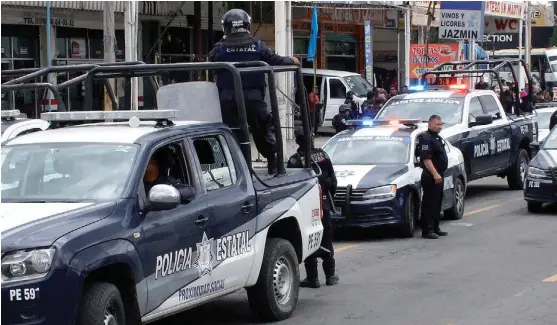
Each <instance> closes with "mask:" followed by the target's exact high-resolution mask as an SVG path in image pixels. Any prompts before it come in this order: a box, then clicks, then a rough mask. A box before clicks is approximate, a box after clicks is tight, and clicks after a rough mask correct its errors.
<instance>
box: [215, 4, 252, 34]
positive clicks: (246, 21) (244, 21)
mask: <svg viewBox="0 0 557 325" xmlns="http://www.w3.org/2000/svg"><path fill="white" fill-rule="evenodd" d="M221 24H222V31H223V32H224V35H231V34H239V33H246V34H249V33H250V28H251V17H250V16H249V15H248V13H247V12H245V11H244V10H242V9H230V10H228V11H227V12H226V13H225V14H224V15H223V16H222V20H221Z"/></svg>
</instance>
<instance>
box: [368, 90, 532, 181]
mask: <svg viewBox="0 0 557 325" xmlns="http://www.w3.org/2000/svg"><path fill="white" fill-rule="evenodd" d="M433 114H436V115H439V116H440V117H441V119H442V121H443V130H442V131H441V136H442V137H443V138H445V139H446V140H447V141H449V142H450V143H451V144H452V145H453V146H455V147H457V148H458V149H460V151H461V152H462V154H463V156H464V162H465V167H466V173H467V175H468V181H473V180H476V179H480V178H483V177H488V176H493V175H497V176H499V177H507V182H508V184H509V187H510V188H511V189H513V190H521V189H522V188H523V180H524V175H525V173H526V168H527V166H528V162H529V160H530V157H531V151H530V148H529V144H530V143H531V142H533V141H536V140H537V124H536V122H535V120H534V119H533V118H532V117H530V116H528V117H527V116H511V115H507V113H506V112H505V110H504V109H503V107H502V105H501V103H500V101H499V99H498V98H497V95H496V94H495V92H493V91H491V90H468V89H467V88H466V87H465V85H460V84H459V85H451V86H448V87H443V86H434V87H433V88H432V89H427V90H426V91H420V92H415V93H412V94H404V95H398V96H395V97H393V98H391V99H390V100H389V101H388V102H387V103H385V105H384V106H383V108H382V109H381V110H380V111H379V113H378V114H377V117H376V119H377V120H389V119H414V118H421V119H422V121H423V122H424V123H427V121H428V119H429V117H430V116H431V115H433Z"/></svg>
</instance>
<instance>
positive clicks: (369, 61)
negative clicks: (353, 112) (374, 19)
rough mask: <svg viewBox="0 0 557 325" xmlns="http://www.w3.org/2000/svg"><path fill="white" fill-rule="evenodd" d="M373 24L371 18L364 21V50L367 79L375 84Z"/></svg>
mask: <svg viewBox="0 0 557 325" xmlns="http://www.w3.org/2000/svg"><path fill="white" fill-rule="evenodd" d="M371 37H372V26H371V22H370V21H369V20H366V21H365V22H364V52H365V57H366V79H367V81H369V82H370V83H371V84H372V85H373V86H375V84H374V82H373V80H374V78H373V49H372V40H371Z"/></svg>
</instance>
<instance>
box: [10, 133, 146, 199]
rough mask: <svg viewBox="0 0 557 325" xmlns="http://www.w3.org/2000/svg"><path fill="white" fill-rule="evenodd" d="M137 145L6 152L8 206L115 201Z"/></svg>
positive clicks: (49, 146) (82, 145)
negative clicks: (25, 203)
mask: <svg viewBox="0 0 557 325" xmlns="http://www.w3.org/2000/svg"><path fill="white" fill-rule="evenodd" d="M137 151H138V146H137V145H130V144H91V143H71V144H60V143H41V144H32V145H14V146H5V147H3V148H2V177H1V181H2V202H82V201H114V200H116V199H118V198H120V197H121V194H122V191H123V190H124V186H125V184H126V181H127V180H128V178H129V174H130V171H131V170H132V167H133V163H134V160H135V155H136V153H137Z"/></svg>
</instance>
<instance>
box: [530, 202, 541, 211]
mask: <svg viewBox="0 0 557 325" xmlns="http://www.w3.org/2000/svg"><path fill="white" fill-rule="evenodd" d="M527 203H528V212H530V213H541V212H542V211H543V208H542V206H543V203H541V202H535V201H527Z"/></svg>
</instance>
